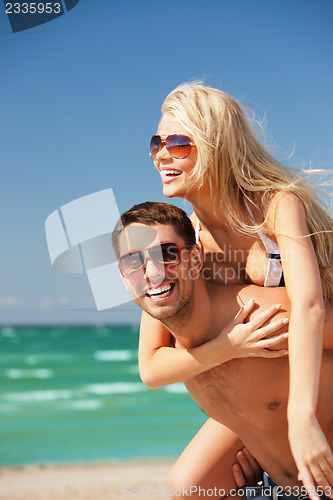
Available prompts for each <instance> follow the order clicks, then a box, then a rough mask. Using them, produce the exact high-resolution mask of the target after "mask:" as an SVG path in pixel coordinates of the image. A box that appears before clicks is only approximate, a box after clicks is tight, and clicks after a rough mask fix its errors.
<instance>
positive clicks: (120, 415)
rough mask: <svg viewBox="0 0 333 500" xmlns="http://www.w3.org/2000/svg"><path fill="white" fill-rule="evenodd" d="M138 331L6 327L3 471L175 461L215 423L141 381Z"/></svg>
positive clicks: (1, 342)
mask: <svg viewBox="0 0 333 500" xmlns="http://www.w3.org/2000/svg"><path fill="white" fill-rule="evenodd" d="M137 346H138V327H137V326H123V325H121V326H108V327H106V326H104V327H87V326H85V327H31V326H30V327H18V328H13V327H6V328H5V327H3V328H0V378H1V393H0V415H1V416H0V420H1V423H0V443H1V445H0V450H1V451H0V465H22V464H34V463H51V462H52V463H59V462H65V463H70V462H81V463H82V462H84V463H89V462H100V461H113V460H127V459H137V458H148V457H149V458H154V457H176V456H177V455H179V454H180V453H181V451H182V450H183V448H184V447H185V446H186V444H187V443H188V442H189V441H190V440H191V438H192V437H193V436H194V434H195V432H196V431H197V430H198V429H199V427H200V426H201V425H202V424H203V423H204V421H205V420H206V416H205V415H204V413H203V412H202V411H201V410H200V409H199V408H198V407H197V405H196V404H195V403H194V402H193V401H192V399H191V397H190V396H189V395H188V394H187V392H186V390H185V387H184V385H183V384H182V383H179V384H174V385H171V386H168V387H165V388H161V389H158V390H155V391H152V390H149V389H148V388H147V387H146V386H145V385H144V384H143V383H142V382H141V380H140V378H139V374H138V364H137Z"/></svg>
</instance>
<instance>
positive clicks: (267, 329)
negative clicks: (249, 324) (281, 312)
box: [254, 318, 289, 340]
mask: <svg viewBox="0 0 333 500" xmlns="http://www.w3.org/2000/svg"><path fill="white" fill-rule="evenodd" d="M288 323H289V319H288V318H283V319H278V320H277V321H272V322H271V323H270V324H269V325H266V326H263V327H262V328H259V329H258V330H257V331H255V332H254V335H255V338H257V339H262V338H264V337H267V336H268V335H270V334H271V333H274V332H276V331H277V330H280V328H282V327H283V326H285V325H287V324H288ZM283 335H287V336H288V334H287V333H284V334H283ZM273 338H275V337H273ZM268 340H271V339H268Z"/></svg>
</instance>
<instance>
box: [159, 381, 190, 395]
mask: <svg viewBox="0 0 333 500" xmlns="http://www.w3.org/2000/svg"><path fill="white" fill-rule="evenodd" d="M164 390H165V391H166V392H171V393H172V394H184V393H186V392H187V389H186V387H185V385H184V384H183V383H182V382H178V383H177V384H172V385H168V386H167V387H164Z"/></svg>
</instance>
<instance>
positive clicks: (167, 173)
mask: <svg viewBox="0 0 333 500" xmlns="http://www.w3.org/2000/svg"><path fill="white" fill-rule="evenodd" d="M163 174H164V175H180V174H181V172H180V171H179V170H163Z"/></svg>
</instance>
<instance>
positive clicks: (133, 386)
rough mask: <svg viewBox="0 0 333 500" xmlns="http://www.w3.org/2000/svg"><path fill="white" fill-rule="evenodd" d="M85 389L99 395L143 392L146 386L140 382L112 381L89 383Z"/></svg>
mask: <svg viewBox="0 0 333 500" xmlns="http://www.w3.org/2000/svg"><path fill="white" fill-rule="evenodd" d="M86 390H87V391H88V392H89V393H91V394H98V395H100V396H102V395H106V394H129V393H134V392H144V391H147V390H148V388H147V387H146V386H145V385H144V384H142V383H141V382H113V383H110V384H89V385H87V386H86Z"/></svg>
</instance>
